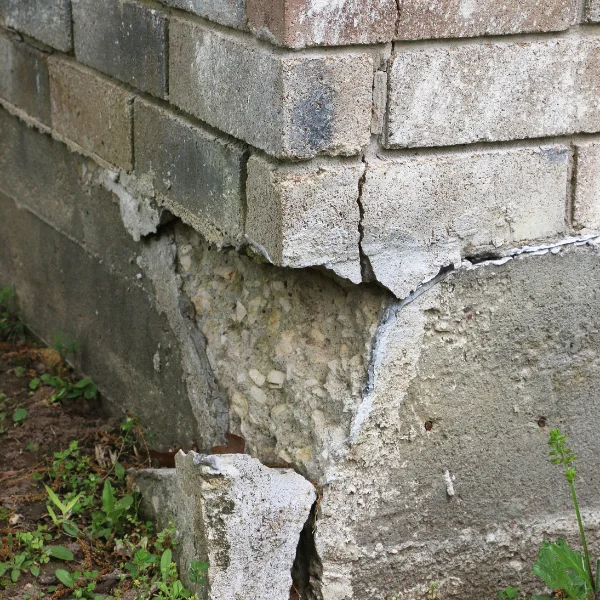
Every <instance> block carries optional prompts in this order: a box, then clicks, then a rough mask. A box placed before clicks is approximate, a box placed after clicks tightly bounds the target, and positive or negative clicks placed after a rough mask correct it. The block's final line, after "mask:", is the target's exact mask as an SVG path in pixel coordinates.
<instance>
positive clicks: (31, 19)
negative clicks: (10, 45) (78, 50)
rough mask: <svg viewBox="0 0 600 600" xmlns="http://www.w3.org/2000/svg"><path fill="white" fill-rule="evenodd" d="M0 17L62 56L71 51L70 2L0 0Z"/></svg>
mask: <svg viewBox="0 0 600 600" xmlns="http://www.w3.org/2000/svg"><path fill="white" fill-rule="evenodd" d="M0 16H3V17H4V20H5V22H6V25H7V26H8V27H12V28H13V29H16V30H17V31H20V32H21V33H24V34H26V35H30V36H31V37H33V38H35V39H36V40H40V41H41V42H44V44H48V45H49V46H52V47H53V48H56V49H58V50H62V51H63V52H68V51H69V50H71V48H72V45H73V42H72V35H71V2H70V0H0Z"/></svg>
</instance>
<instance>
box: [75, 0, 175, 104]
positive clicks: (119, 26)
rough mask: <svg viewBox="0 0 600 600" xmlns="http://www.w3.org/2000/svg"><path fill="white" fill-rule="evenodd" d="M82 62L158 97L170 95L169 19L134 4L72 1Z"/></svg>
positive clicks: (119, 0) (126, 1)
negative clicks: (168, 92)
mask: <svg viewBox="0 0 600 600" xmlns="http://www.w3.org/2000/svg"><path fill="white" fill-rule="evenodd" d="M73 32H74V37H75V56H76V57H77V60H78V61H79V62H82V63H84V64H86V65H88V66H90V67H93V68H95V69H98V70H99V71H102V72H103V73H106V74H107V75H111V76H112V77H116V78H117V79H120V80H121V81H124V82H125V83H129V84H131V85H132V86H134V87H136V88H138V89H139V90H141V91H142V92H148V93H150V94H152V95H153V96H157V97H158V98H164V97H165V96H166V94H167V37H168V36H167V18H166V15H165V14H164V13H162V12H161V11H158V10H156V9H155V8H153V7H152V6H149V5H146V4H142V3H140V2H136V1H134V0H103V1H102V2H98V0H73Z"/></svg>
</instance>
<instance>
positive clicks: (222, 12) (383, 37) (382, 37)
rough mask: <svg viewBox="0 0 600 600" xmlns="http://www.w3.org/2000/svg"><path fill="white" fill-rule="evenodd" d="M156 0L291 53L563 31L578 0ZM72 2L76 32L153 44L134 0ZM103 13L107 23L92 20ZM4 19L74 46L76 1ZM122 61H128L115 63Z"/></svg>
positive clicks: (22, 0) (10, 12)
mask: <svg viewBox="0 0 600 600" xmlns="http://www.w3.org/2000/svg"><path fill="white" fill-rule="evenodd" d="M159 1H160V2H161V4H163V5H165V6H166V7H168V8H176V9H180V10H185V11H189V12H190V13H192V14H194V15H199V16H200V17H203V18H205V19H208V20H210V21H213V22H215V23H219V24H220V25H225V26H227V27H233V28H236V29H239V30H248V29H250V30H251V31H252V32H253V34H254V35H256V36H257V37H259V38H262V39H265V40H268V41H269V42H271V43H274V44H277V45H280V46H284V47H289V48H304V47H310V46H339V45H348V44H376V43H380V42H389V41H392V40H415V39H435V38H461V37H474V36H481V35H508V34H515V33H528V32H550V31H563V30H565V29H567V28H568V27H569V26H571V25H572V24H573V23H574V22H575V21H576V20H577V2H576V1H575V0H546V1H545V2H543V1H542V0H534V1H529V2H527V3H523V2H517V1H516V0H511V1H509V2H503V3H499V2H497V1H496V0H476V1H475V2H469V3H467V4H465V3H464V2H461V0H435V1H434V2H431V0H415V1H412V2H410V3H403V5H402V7H401V10H400V11H399V10H398V7H397V5H396V2H395V0H342V1H340V2H335V3H331V2H314V0H159ZM72 2H73V5H74V9H75V10H76V13H75V24H76V28H77V31H78V32H80V33H82V32H83V31H85V32H87V33H90V32H92V31H93V30H95V29H98V30H101V31H103V32H104V34H106V33H107V32H109V31H110V27H111V25H112V26H114V27H115V29H114V30H113V33H114V34H116V35H117V36H118V38H119V41H118V43H117V44H116V46H117V48H120V49H121V50H126V48H124V46H127V44H128V39H127V38H128V37H131V38H133V36H135V35H141V36H143V37H145V42H146V43H147V44H149V45H148V46H146V49H148V48H149V47H151V46H152V45H153V43H154V42H153V41H152V38H153V36H154V33H155V32H152V31H151V28H150V29H147V28H146V25H147V22H146V25H144V26H142V27H138V25H137V24H136V23H135V22H134V21H133V20H132V19H131V17H132V16H133V15H135V14H136V11H138V12H137V14H138V15H139V14H140V13H139V10H140V6H139V5H137V7H136V8H133V7H134V6H135V2H129V0H110V1H109V2H106V1H105V2H92V1H91V0H84V1H83V2H82V1H81V0H72ZM82 7H83V10H84V11H85V12H83V13H82V12H80V11H81V10H82ZM77 11H79V12H77ZM86 13H87V14H86ZM101 13H103V15H104V18H103V19H101V20H95V19H96V17H98V15H100V14H101ZM119 14H120V17H119ZM0 15H1V16H3V17H4V20H5V21H6V23H7V24H8V25H9V26H10V27H11V28H14V29H16V30H18V31H20V32H22V33H25V34H27V35H30V36H32V37H34V38H36V39H38V40H40V41H42V42H44V43H46V44H48V45H50V46H52V47H54V48H57V49H59V50H63V51H69V50H70V49H71V48H72V37H73V36H72V32H71V0H0ZM599 15H600V5H599V4H598V0H587V3H586V10H585V14H584V20H585V21H588V22H598V20H599V18H600V17H599ZM119 19H120V20H119ZM94 33H95V32H94ZM97 35H100V36H101V35H102V33H100V31H99V32H98V33H97ZM159 37H160V35H159ZM109 53H110V54H112V56H106V57H105V59H104V60H106V61H107V62H109V63H111V64H112V65H113V67H114V68H115V69H116V70H121V72H124V70H126V69H127V68H128V65H127V64H126V63H129V65H131V64H133V62H135V61H136V58H135V57H133V56H130V57H126V58H122V59H120V58H119V56H118V53H116V52H115V51H114V49H111V50H110V51H109ZM120 61H123V62H122V64H120V65H118V64H117V63H119V62H120Z"/></svg>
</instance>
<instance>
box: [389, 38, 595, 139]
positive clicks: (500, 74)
mask: <svg viewBox="0 0 600 600" xmlns="http://www.w3.org/2000/svg"><path fill="white" fill-rule="evenodd" d="M398 49H399V51H398V52H397V53H396V54H395V56H394V57H393V60H392V65H391V68H390V70H389V84H390V88H389V98H388V110H389V114H388V123H387V125H388V130H387V137H386V144H387V146H388V147H403V146H438V145H439V146H444V145H455V144H463V143H469V142H475V141H496V140H509V139H522V138H530V137H541V136H552V135H558V134H568V133H573V132H593V131H598V130H600V112H598V110H597V109H596V105H597V98H596V91H597V89H598V86H599V85H600V76H599V75H598V73H599V70H598V60H599V57H600V52H599V49H600V40H599V39H598V38H595V37H594V38H579V39H577V38H564V39H551V40H546V41H533V42H522V41H519V42H518V43H517V42H495V43H488V44H475V43H474V44H460V45H455V46H446V47H444V46H436V47H429V48H422V49H418V50H408V49H406V48H405V47H398ZM400 49H401V51H400ZM457 74H460V76H458V75H457Z"/></svg>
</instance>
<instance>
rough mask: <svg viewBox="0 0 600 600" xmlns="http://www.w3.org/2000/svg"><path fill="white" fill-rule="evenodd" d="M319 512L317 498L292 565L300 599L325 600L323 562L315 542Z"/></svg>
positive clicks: (294, 581) (293, 588) (293, 579)
mask: <svg viewBox="0 0 600 600" xmlns="http://www.w3.org/2000/svg"><path fill="white" fill-rule="evenodd" d="M318 512H319V499H318V498H317V500H315V503H314V504H313V505H312V508H311V510H310V515H309V516H308V519H307V520H306V523H305V524H304V527H303V528H302V532H301V533H300V539H299V540H298V548H297V550H296V558H295V559H294V564H293V566H292V582H293V587H292V590H295V591H296V593H297V594H298V596H297V598H299V599H300V600H323V590H322V588H323V582H322V580H323V563H322V561H321V557H320V556H319V553H318V552H317V545H316V543H315V531H316V527H317V517H318ZM292 598H294V596H293V594H290V599H292Z"/></svg>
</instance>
